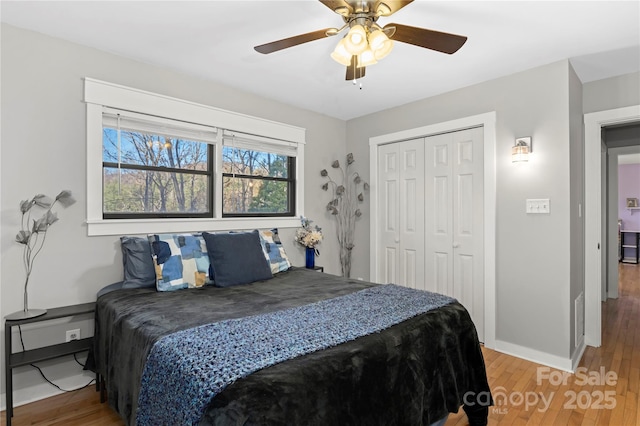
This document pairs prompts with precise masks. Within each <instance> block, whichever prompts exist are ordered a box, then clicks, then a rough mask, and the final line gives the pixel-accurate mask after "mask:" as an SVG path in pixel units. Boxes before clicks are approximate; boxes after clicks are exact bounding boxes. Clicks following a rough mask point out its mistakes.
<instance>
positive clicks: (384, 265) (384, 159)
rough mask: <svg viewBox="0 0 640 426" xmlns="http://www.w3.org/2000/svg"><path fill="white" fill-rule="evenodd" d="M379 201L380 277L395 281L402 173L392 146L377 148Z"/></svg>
mask: <svg viewBox="0 0 640 426" xmlns="http://www.w3.org/2000/svg"><path fill="white" fill-rule="evenodd" d="M378 170H379V178H378V188H380V189H379V194H378V200H379V201H378V202H379V211H381V212H383V214H382V215H381V217H380V221H379V223H380V225H379V226H380V227H381V229H380V230H379V236H380V247H378V250H379V253H380V254H382V255H383V259H382V262H378V276H379V277H380V278H381V279H382V280H383V282H384V283H390V282H394V281H395V280H396V275H397V270H398V249H399V235H400V230H399V220H398V214H399V209H398V197H399V185H400V184H399V182H398V179H399V171H398V150H397V147H394V146H393V145H382V146H380V147H379V148H378Z"/></svg>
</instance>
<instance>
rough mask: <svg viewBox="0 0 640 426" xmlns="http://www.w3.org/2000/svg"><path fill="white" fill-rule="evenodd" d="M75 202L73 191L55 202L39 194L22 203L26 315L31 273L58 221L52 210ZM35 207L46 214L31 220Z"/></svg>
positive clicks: (19, 233)
mask: <svg viewBox="0 0 640 426" xmlns="http://www.w3.org/2000/svg"><path fill="white" fill-rule="evenodd" d="M75 202H76V200H75V199H74V198H73V196H72V195H71V191H67V190H64V191H61V192H60V193H59V194H58V195H57V196H56V198H55V199H53V200H52V199H51V198H50V197H47V196H46V195H44V194H37V195H35V196H34V197H33V198H32V199H30V200H24V201H21V202H20V212H21V213H22V220H21V223H20V231H19V232H18V234H17V235H16V242H18V243H20V244H22V245H24V251H23V253H22V263H23V265H24V269H25V272H26V277H25V281H24V312H25V313H27V312H29V303H28V296H27V287H28V285H29V277H30V276H31V271H32V270H33V264H34V262H35V260H36V258H37V257H38V254H40V251H41V250H42V247H43V246H44V242H45V240H46V238H47V231H48V230H49V227H50V226H51V225H53V224H54V223H55V222H57V221H58V215H57V214H56V213H55V212H54V211H53V210H52V209H53V207H54V206H55V205H56V203H57V204H60V205H61V206H62V207H64V208H66V207H69V206H70V205H72V204H73V203H75ZM35 207H39V208H40V209H44V213H43V214H42V216H41V217H40V218H39V219H37V220H36V219H32V218H31V215H32V213H33V212H34V209H35Z"/></svg>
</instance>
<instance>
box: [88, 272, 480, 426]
mask: <svg viewBox="0 0 640 426" xmlns="http://www.w3.org/2000/svg"><path fill="white" fill-rule="evenodd" d="M125 267H126V265H125ZM110 290H113V289H110ZM408 291H411V292H418V291H417V290H410V289H404V288H399V286H393V285H378V284H374V283H370V282H365V281H360V280H353V279H346V278H342V277H337V276H334V275H331V274H325V273H320V272H316V271H313V270H309V269H305V268H288V269H287V270H284V271H281V272H278V273H276V274H273V277H272V278H270V279H264V280H257V281H254V282H250V283H245V284H242V285H234V286H229V287H223V288H220V287H216V286H212V285H202V286H200V287H198V288H185V289H181V290H180V291H157V290H156V288H153V287H141V288H140V287H136V288H122V286H118V289H117V290H113V291H105V292H103V294H100V295H99V297H98V300H97V304H96V328H95V337H94V348H93V351H92V353H91V358H92V361H93V363H94V364H95V365H94V369H95V371H96V373H97V374H98V376H99V377H100V379H101V387H102V388H103V389H104V390H105V391H106V395H107V399H108V402H109V404H110V405H111V406H112V407H113V408H114V409H115V410H116V411H117V412H118V413H119V414H120V415H121V417H122V418H123V420H124V421H125V423H126V424H128V425H133V424H139V425H146V424H154V425H156V424H166V425H176V424H201V425H302V424H305V425H328V424H332V425H338V424H341V425H431V424H434V423H436V422H438V421H442V419H445V418H446V416H447V415H448V413H450V412H457V411H458V409H460V407H463V408H464V410H465V412H466V414H467V417H468V418H469V422H470V424H471V425H485V424H486V423H487V415H488V407H489V405H491V403H492V401H491V394H490V390H489V386H488V383H487V378H486V371H485V365H484V360H483V356H482V352H481V349H480V344H479V342H478V337H477V333H476V330H475V328H474V325H473V322H472V321H471V318H470V316H469V314H468V312H467V311H466V310H465V308H464V307H463V306H462V305H460V304H459V303H458V302H456V301H455V300H452V299H446V298H444V297H443V296H440V295H435V294H426V292H420V294H417V296H418V297H414V296H416V294H413V293H407V292H408ZM396 293H398V294H400V296H399V297H401V299H402V298H405V299H406V298H407V297H408V299H410V300H412V301H415V300H417V299H419V298H420V297H423V296H424V297H426V298H427V299H428V300H429V301H434V300H435V301H436V303H435V304H434V305H433V306H432V307H430V308H428V309H426V310H425V311H424V312H422V311H420V313H418V314H416V313H415V312H413V313H409V314H408V318H406V319H404V318H400V319H398V318H395V319H393V320H392V323H391V325H389V324H383V325H376V326H374V327H378V328H372V329H366V328H365V329H364V330H361V331H360V334H355V335H352V334H353V332H352V331H351V327H352V326H353V328H354V329H357V328H358V327H360V328H362V325H361V324H363V323H368V322H369V319H370V318H371V319H372V322H374V321H373V320H377V318H379V317H384V316H385V315H386V313H387V312H395V311H396V310H397V311H401V310H402V309H401V308H400V306H401V305H402V304H404V302H399V301H398V300H401V299H393V298H392V297H391V296H390V295H392V296H393V297H395V294H396ZM365 296H366V297H365ZM373 296H375V297H378V299H376V298H375V297H373ZM354 298H355V299H354ZM360 299H362V300H365V301H364V302H359V301H358V300H360ZM405 299H402V300H405ZM354 300H356V302H355V303H369V304H370V306H367V307H364V308H363V307H361V306H360V305H358V306H359V307H358V308H357V315H360V317H358V316H357V315H356V311H354V312H351V313H348V312H347V313H344V312H345V311H347V310H348V306H350V304H352V303H354ZM385 303H386V304H387V305H385ZM340 304H342V305H340ZM408 304H410V303H408ZM414 304H416V305H417V304H419V303H418V302H415V303H414ZM389 307H392V309H390V308H389ZM396 308H397V309H396ZM334 311H340V312H343V316H344V317H345V318H342V319H335V321H334V319H333V317H331V316H330V315H329V314H327V312H334ZM309 312H316V313H315V314H309ZM317 312H321V317H322V318H319V317H318V314H317ZM290 315H296V317H295V318H298V319H296V320H295V321H294V320H292V319H291V318H294V317H293V316H290ZM305 315H309V317H308V318H312V319H305V318H307V317H306V316H305ZM314 315H315V316H314ZM331 315H333V314H331ZM338 316H339V315H338ZM274 318H275V319H274ZM327 318H329V319H328V321H329V322H327V323H322V321H326V320H327ZM267 319H268V320H269V321H272V320H273V321H276V320H277V321H280V322H279V323H274V324H276V325H275V326H274V325H273V324H272V325H269V326H270V327H276V328H275V329H270V330H271V331H266V332H265V331H264V330H269V329H259V330H260V331H259V332H254V334H256V335H258V336H266V337H268V336H275V338H274V339H272V340H274V341H276V342H280V341H282V342H286V341H287V340H285V339H286V338H288V337H287V336H286V335H287V333H290V332H289V331H288V330H289V329H290V328H295V329H296V330H297V329H298V328H304V327H311V328H312V331H311V332H310V333H315V334H314V336H315V335H316V334H323V332H322V331H323V330H325V329H331V328H332V327H333V328H335V329H336V330H335V333H337V334H340V333H343V332H344V333H346V335H348V337H347V338H344V337H343V338H342V339H343V340H337V341H332V340H330V341H329V342H328V343H327V342H326V341H322V342H321V343H319V345H320V346H318V347H315V348H314V347H311V348H305V349H304V350H302V351H301V352H298V353H295V351H294V353H293V354H291V353H289V354H288V355H287V354H285V355H286V359H282V356H285V355H280V352H279V351H282V352H287V351H289V352H291V351H292V350H293V349H291V347H297V346H298V345H297V343H295V342H296V340H295V339H296V337H292V339H294V340H293V342H294V343H292V344H286V345H285V346H286V347H282V348H277V350H275V351H274V349H273V347H270V348H269V349H267V352H268V353H269V354H270V356H271V354H272V353H273V352H278V353H277V354H276V355H277V356H275V358H274V360H272V361H267V362H266V364H265V363H264V362H263V361H260V362H262V364H259V363H258V364H256V362H257V361H255V360H253V359H251V358H250V357H248V356H246V353H244V352H243V353H241V354H240V355H237V356H236V355H233V354H231V355H228V354H229V350H231V349H230V348H231V347H236V346H237V345H239V344H237V343H229V340H228V336H223V338H222V345H223V346H222V349H221V348H220V347H219V346H214V345H213V343H208V340H205V341H204V342H205V343H202V341H197V340H193V339H195V337H194V334H193V333H194V332H197V333H196V334H198V337H197V338H198V339H201V338H207V339H208V338H210V335H213V334H216V333H217V334H218V335H224V334H225V330H230V329H232V330H239V332H233V333H231V334H233V335H235V334H236V333H239V334H242V333H241V332H242V330H248V329H253V327H254V326H253V325H251V324H254V323H256V322H257V323H259V324H260V327H262V326H263V325H262V324H263V323H265V321H266V320H267ZM340 321H343V322H342V323H341V322H340ZM349 321H351V323H350V322H349ZM354 323H355V324H354ZM293 324H300V326H298V325H295V327H294V326H293ZM368 326H369V325H367V327H368ZM234 327H235V328H234ZM313 327H315V328H313ZM285 329H287V330H285ZM296 332H297V331H296ZM291 333H292V332H291ZM331 333H333V332H331ZM331 333H330V334H331ZM335 333H334V334H335ZM185 336H187V337H185ZM254 337H255V336H254ZM329 337H331V338H334V336H333V334H332V335H331V336H329ZM184 338H186V339H187V340H185V342H186V343H184V344H182V346H183V347H184V348H183V349H182V350H183V352H184V353H182V355H180V356H182V357H187V358H189V357H191V358H193V359H190V360H188V361H189V362H191V363H192V364H188V363H187V364H184V363H182V362H183V359H182V358H179V361H180V362H181V364H177V363H176V356H177V355H175V354H173V353H171V354H170V355H166V356H165V355H157V354H158V353H160V352H159V349H158V348H159V347H161V346H163V345H162V343H165V344H164V347H165V350H169V351H172V352H173V351H174V348H176V347H179V346H180V344H177V343H175V342H176V340H171V339H184ZM325 338H326V336H323V337H322V339H325ZM236 339H237V341H240V342H249V343H248V344H247V345H245V346H247V347H248V348H249V349H247V348H245V349H244V350H245V351H247V350H248V351H249V352H252V351H257V350H258V349H256V348H258V347H259V346H260V345H261V344H262V343H261V341H262V340H264V339H260V342H258V343H259V344H256V342H255V341H250V340H247V339H248V337H247V336H244V335H243V336H240V337H236ZM314 339H315V337H314V338H313V339H310V338H308V337H304V338H303V339H302V340H304V342H305V343H306V342H307V341H309V340H314ZM322 339H319V340H322ZM177 341H180V340H177ZM166 342H168V343H166ZM194 342H199V343H194ZM239 346H241V345H239ZM303 346H304V345H303ZM211 348H215V350H214V351H213V352H216V351H218V352H219V353H222V354H224V357H223V358H225V359H226V358H227V357H229V358H233V357H234V356H236V357H237V358H240V359H241V360H240V363H241V364H242V365H243V368H245V367H246V365H245V364H248V365H249V367H246V368H245V369H244V370H242V371H241V372H240V373H236V375H235V376H234V375H233V374H232V375H231V376H229V377H230V378H228V379H227V380H226V382H225V383H223V384H222V385H220V383H219V382H220V380H217V379H216V378H215V377H213V378H211V376H212V373H211V372H207V371H205V370H206V366H208V365H210V364H211V362H210V359H208V358H207V357H208V356H213V357H214V358H215V357H216V356H218V355H210V354H209V353H210V352H212V350H211ZM208 352H209V353H208ZM218 352H216V353H218ZM278 356H279V357H281V358H278ZM171 357H173V358H171ZM263 358H264V356H263V357H262V358H261V359H263ZM267 358H268V357H267ZM167 360H169V361H167ZM185 362H186V361H185ZM163 363H164V364H163ZM167 363H168V364H167ZM184 365H190V367H188V369H186V367H184ZM225 369H226V367H225ZM194 371H195V372H194ZM216 371H217V370H216ZM225 371H227V370H225ZM189 377H191V378H192V379H193V380H188V378H189ZM203 377H204V378H207V377H209V378H211V379H212V380H213V382H212V383H214V382H215V383H214V384H212V385H210V386H209V385H204V384H202V383H201V382H202V380H204V379H203ZM225 377H226V376H225ZM183 382H184V383H183ZM186 382H189V383H186ZM183 386H184V387H183ZM207 386H209V387H207ZM204 388H206V389H209V390H208V391H206V392H204V391H203V392H200V393H204V396H193V395H194V394H192V393H190V392H196V393H198V392H199V391H201V390H202V389H204ZM210 389H214V391H211V390H210ZM198 395H199V394H198ZM203 398H204V399H203ZM196 401H197V402H198V404H199V405H198V404H196ZM174 405H175V406H174ZM194 405H198V406H197V407H196V408H194V407H193V406H194ZM185 407H186V408H185ZM184 409H186V410H192V411H193V412H192V413H190V414H189V413H188V415H190V416H191V417H189V416H188V415H186V414H184V413H182V412H181V411H179V410H184ZM176 410H177V411H176ZM193 413H196V414H195V417H194V414H193ZM185 416H186V417H185Z"/></svg>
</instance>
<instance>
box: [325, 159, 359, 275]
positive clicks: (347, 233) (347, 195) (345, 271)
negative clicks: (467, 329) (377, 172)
mask: <svg viewBox="0 0 640 426" xmlns="http://www.w3.org/2000/svg"><path fill="white" fill-rule="evenodd" d="M354 162H355V160H354V158H353V154H352V153H349V154H347V166H346V168H342V167H341V166H340V162H339V161H338V160H334V161H333V163H331V167H332V168H333V169H338V170H340V172H341V175H342V176H341V177H342V179H341V181H340V183H338V182H336V181H334V180H333V179H332V178H331V176H329V172H328V171H327V169H323V170H321V171H320V176H322V177H325V178H327V179H328V180H329V181H328V182H325V183H324V185H322V189H323V190H324V191H328V190H329V188H331V190H332V198H331V201H329V204H327V210H328V211H329V212H330V213H331V214H332V215H333V216H335V218H336V221H337V231H338V244H339V245H340V265H341V266H342V276H343V277H347V278H348V277H349V276H350V275H351V251H352V250H353V248H354V247H355V244H354V241H353V240H354V234H355V228H356V219H357V218H359V217H360V216H362V211H361V210H360V208H359V207H358V203H361V202H363V201H364V191H367V190H368V189H369V184H368V183H367V182H364V181H363V180H362V178H361V177H360V174H359V173H358V172H352V171H351V170H350V167H351V165H352V164H353V163H354Z"/></svg>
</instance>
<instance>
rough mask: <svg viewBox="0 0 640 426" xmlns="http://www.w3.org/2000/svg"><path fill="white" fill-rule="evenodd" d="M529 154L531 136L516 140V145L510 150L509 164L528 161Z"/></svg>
mask: <svg viewBox="0 0 640 426" xmlns="http://www.w3.org/2000/svg"><path fill="white" fill-rule="evenodd" d="M530 152H531V136H528V137H526V138H517V139H516V144H515V145H514V146H513V148H511V162H513V163H520V162H525V161H529V153H530Z"/></svg>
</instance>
